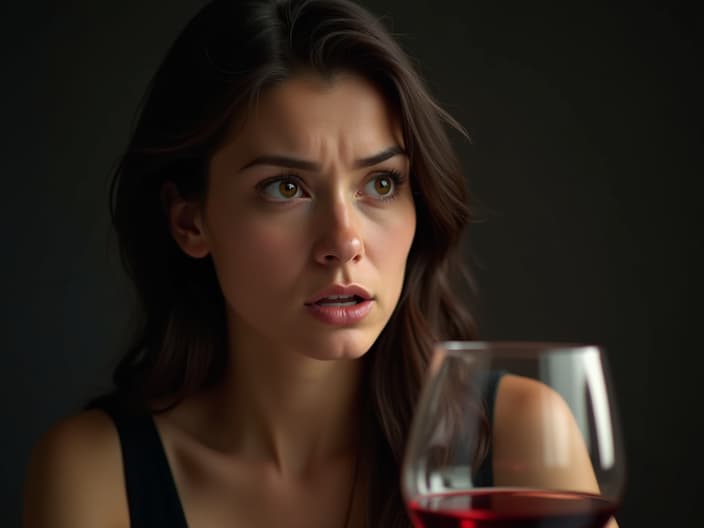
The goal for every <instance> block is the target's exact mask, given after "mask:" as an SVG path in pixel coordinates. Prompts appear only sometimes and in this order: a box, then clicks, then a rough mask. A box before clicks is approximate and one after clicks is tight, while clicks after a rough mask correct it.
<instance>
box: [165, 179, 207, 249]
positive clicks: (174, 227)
mask: <svg viewBox="0 0 704 528" xmlns="http://www.w3.org/2000/svg"><path fill="white" fill-rule="evenodd" d="M161 203H162V206H163V208H164V214H165V215H166V219H167V221H168V224H169V231H170V233H171V236H172V237H173V239H174V240H175V241H176V243H177V244H178V245H179V247H180V248H181V249H182V250H183V252H184V253H186V254H187V255H189V256H191V257H193V258H203V257H205V256H207V255H208V253H209V252H210V251H209V248H208V243H207V237H206V235H205V230H204V229H203V221H202V207H201V204H200V203H198V202H195V201H189V200H186V199H185V198H183V197H182V196H181V193H179V191H178V188H177V187H176V185H175V184H174V183H173V182H165V183H164V184H163V185H162V187H161Z"/></svg>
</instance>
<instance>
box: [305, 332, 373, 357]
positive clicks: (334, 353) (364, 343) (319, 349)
mask: <svg viewBox="0 0 704 528" xmlns="http://www.w3.org/2000/svg"><path fill="white" fill-rule="evenodd" d="M360 337H362V336H358V338H357V339H355V338H353V336H330V338H328V339H324V340H321V341H318V342H316V343H310V346H305V345H304V346H303V347H301V348H300V350H301V351H302V354H303V355H304V356H307V357H309V358H312V359H318V360H320V361H331V360H340V359H346V360H354V359H359V358H361V357H362V356H364V355H365V354H366V353H367V352H369V349H370V348H371V347H372V345H373V344H374V340H375V339H371V338H370V337H367V336H364V338H363V339H361V338H360Z"/></svg>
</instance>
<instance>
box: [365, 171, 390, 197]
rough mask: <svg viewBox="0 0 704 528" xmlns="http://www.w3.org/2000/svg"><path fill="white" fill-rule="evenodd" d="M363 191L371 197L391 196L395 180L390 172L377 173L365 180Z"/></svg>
mask: <svg viewBox="0 0 704 528" xmlns="http://www.w3.org/2000/svg"><path fill="white" fill-rule="evenodd" d="M365 192H366V193H367V194H368V195H369V196H371V197H372V198H377V199H383V198H391V197H392V196H393V195H394V193H395V192H396V181H395V180H394V177H393V176H392V175H390V174H377V175H376V176H374V178H372V179H371V180H369V181H368V182H367V184H366V186H365Z"/></svg>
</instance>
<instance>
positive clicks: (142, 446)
mask: <svg viewBox="0 0 704 528" xmlns="http://www.w3.org/2000/svg"><path fill="white" fill-rule="evenodd" d="M105 411H106V412H107V413H108V414H109V415H110V417H111V418H112V419H113V422H114V423H115V427H116V428H117V432H118V434H119V436H120V446H121V448H122V464H123V470H124V475H125V488H126V493H127V503H128V506H129V510H130V527H131V528H154V527H160V526H164V527H169V528H187V527H188V525H187V523H186V517H185V515H184V513H183V507H182V505H181V501H180V499H179V497H178V490H177V489H176V484H175V482H174V479H173V475H172V473H171V468H170V467H169V462H168V460H167V458H166V453H165V452H164V447H163V445H162V443H161V438H160V437H159V432H158V431H157V429H156V426H155V425H154V419H153V418H152V416H151V415H149V414H146V415H140V416H132V415H127V414H125V413H120V412H117V411H116V410H115V409H110V408H106V409H105Z"/></svg>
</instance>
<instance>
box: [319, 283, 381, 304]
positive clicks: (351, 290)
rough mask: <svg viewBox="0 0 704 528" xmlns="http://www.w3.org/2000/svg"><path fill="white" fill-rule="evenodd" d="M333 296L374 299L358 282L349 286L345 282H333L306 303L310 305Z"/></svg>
mask: <svg viewBox="0 0 704 528" xmlns="http://www.w3.org/2000/svg"><path fill="white" fill-rule="evenodd" d="M333 296H343V297H351V296H357V297H361V298H362V300H365V301H369V300H372V299H373V297H372V295H371V294H370V293H369V292H368V291H367V290H365V289H364V288H363V287H361V286H359V285H357V284H349V285H347V286H345V285H343V284H333V285H332V286H328V287H327V288H325V289H324V290H322V291H320V292H318V293H316V294H315V295H313V297H311V298H310V299H308V300H307V301H306V302H305V304H306V305H310V304H315V303H317V302H319V301H321V300H323V299H325V298H327V297H333Z"/></svg>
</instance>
